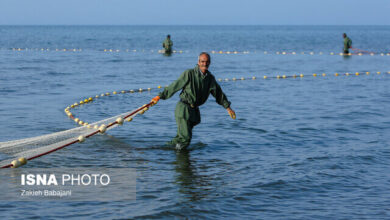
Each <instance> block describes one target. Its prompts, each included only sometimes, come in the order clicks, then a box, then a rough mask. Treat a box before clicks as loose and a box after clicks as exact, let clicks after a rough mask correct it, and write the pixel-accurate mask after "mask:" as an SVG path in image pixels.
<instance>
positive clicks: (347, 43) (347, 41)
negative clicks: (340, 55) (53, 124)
mask: <svg viewBox="0 0 390 220" xmlns="http://www.w3.org/2000/svg"><path fill="white" fill-rule="evenodd" d="M351 46H352V40H351V39H350V38H349V37H346V38H344V50H348V49H349V48H351Z"/></svg>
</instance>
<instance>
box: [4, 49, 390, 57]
mask: <svg viewBox="0 0 390 220" xmlns="http://www.w3.org/2000/svg"><path fill="white" fill-rule="evenodd" d="M351 49H352V50H353V51H355V52H354V53H349V54H344V53H335V52H313V51H312V52H304V51H303V52H286V51H276V52H272V51H249V50H244V51H236V50H228V51H224V50H211V51H209V53H211V54H267V55H340V56H345V55H349V56H353V55H356V56H363V55H370V56H374V55H378V56H390V52H370V51H365V50H361V49H358V48H351ZM5 50H11V51H41V52H49V51H55V52H82V51H88V50H92V51H99V52H105V53H160V54H163V53H164V50H146V49H95V50H93V49H82V48H63V49H58V48H54V49H53V48H10V49H5ZM172 53H177V54H183V53H190V51H188V50H173V51H172Z"/></svg>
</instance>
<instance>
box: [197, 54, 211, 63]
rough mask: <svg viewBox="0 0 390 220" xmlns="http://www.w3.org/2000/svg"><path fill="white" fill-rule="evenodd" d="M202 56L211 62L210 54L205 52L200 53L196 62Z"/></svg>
mask: <svg viewBox="0 0 390 220" xmlns="http://www.w3.org/2000/svg"><path fill="white" fill-rule="evenodd" d="M202 55H206V56H207V58H209V61H211V57H210V54H208V53H207V52H202V53H200V54H199V56H198V60H199V58H200V56H202Z"/></svg>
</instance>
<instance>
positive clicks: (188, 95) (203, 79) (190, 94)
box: [159, 65, 230, 147]
mask: <svg viewBox="0 0 390 220" xmlns="http://www.w3.org/2000/svg"><path fill="white" fill-rule="evenodd" d="M181 89H182V91H181V93H180V101H179V102H178V103H177V105H176V110H175V118H176V124H177V135H176V137H175V138H174V139H173V140H172V141H171V142H170V144H172V145H175V144H180V145H181V147H187V146H188V145H189V144H190V142H191V138H192V128H193V127H194V126H195V125H197V124H199V123H200V112H199V106H200V105H202V104H203V103H205V102H206V101H207V99H208V97H209V95H210V94H211V95H213V96H214V97H215V99H216V102H217V103H218V104H220V105H222V106H223V107H224V108H228V107H230V102H229V101H228V99H227V97H226V95H225V94H224V93H223V92H222V89H221V87H220V86H219V84H218V83H217V81H216V80H215V78H214V76H213V75H212V74H211V73H210V72H209V71H207V74H206V75H203V74H202V73H201V71H200V69H199V67H198V65H197V66H196V67H195V68H194V69H188V70H186V71H184V72H183V73H182V74H181V75H180V77H179V78H178V79H177V80H176V81H175V82H173V83H172V84H171V85H169V86H168V87H167V88H165V89H164V91H162V92H161V93H160V94H159V96H160V98H161V99H163V100H164V99H168V98H170V97H172V96H173V95H174V94H175V93H176V92H177V91H179V90H181Z"/></svg>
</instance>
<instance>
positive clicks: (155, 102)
mask: <svg viewBox="0 0 390 220" xmlns="http://www.w3.org/2000/svg"><path fill="white" fill-rule="evenodd" d="M158 100H160V96H156V97H154V98H152V100H151V102H152V103H153V105H155V104H157V102H158Z"/></svg>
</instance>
